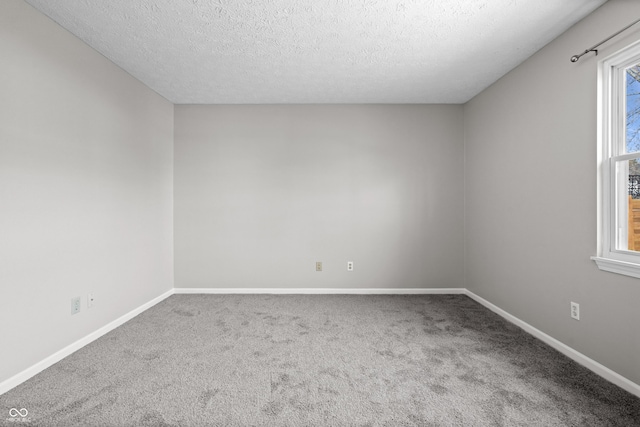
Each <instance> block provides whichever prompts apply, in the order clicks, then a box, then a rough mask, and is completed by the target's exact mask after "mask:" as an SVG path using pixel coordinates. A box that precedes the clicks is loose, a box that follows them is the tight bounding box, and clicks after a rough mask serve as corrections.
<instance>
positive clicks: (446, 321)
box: [0, 295, 640, 427]
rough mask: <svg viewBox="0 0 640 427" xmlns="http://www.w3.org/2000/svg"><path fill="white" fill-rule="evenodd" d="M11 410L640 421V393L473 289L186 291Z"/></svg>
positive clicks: (308, 422)
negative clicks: (524, 327)
mask: <svg viewBox="0 0 640 427" xmlns="http://www.w3.org/2000/svg"><path fill="white" fill-rule="evenodd" d="M10 408H18V409H21V408H26V409H27V410H28V411H29V412H28V424H24V423H20V424H18V423H17V422H15V421H14V420H12V419H10V417H8V411H9V409H10ZM0 411H2V413H3V414H4V415H1V416H0V422H2V423H5V424H7V425H13V426H15V425H34V426H64V427H66V426H252V425H256V426H439V425H442V426H452V425H461V426H523V425H524V426H633V425H640V399H638V398H636V397H635V396H633V395H631V394H629V393H627V392H625V391H623V390H622V389H620V388H617V387H616V386H614V385H612V384H610V383H608V382H607V381H605V380H603V379H601V378H600V377H598V376H596V375H595V374H593V373H592V372H590V371H588V370H587V369H585V368H583V367H581V366H579V365H578V364H576V363H574V362H573V361H571V360H569V359H568V358H566V357H564V356H562V355H561V354H560V353H558V352H556V351H555V350H553V349H551V348H550V347H548V346H546V345H545V344H543V343H542V342H540V341H538V340H536V339H535V338H533V337H531V336H530V335H528V334H527V333H525V332H523V331H521V330H520V329H518V328H517V327H515V326H513V325H511V324H509V323H508V322H506V321H504V320H503V319H502V318H500V317H499V316H497V315H496V314H494V313H492V312H491V311H489V310H487V309H486V308H484V307H482V306H481V305H479V304H477V303H476V302H475V301H473V300H471V299H470V298H468V297H466V296H461V295H427V296H356V295H174V296H172V297H170V298H168V299H167V300H165V301H163V302H162V303H160V304H158V305H156V306H155V307H153V308H151V309H150V310H148V311H146V312H144V313H143V314H141V315H139V316H138V317H136V318H134V319H132V320H131V321H129V322H128V323H126V324H125V325H123V326H121V327H119V328H118V329H116V330H114V331H112V332H111V333H109V334H107V335H105V336H103V337H102V338H100V339H99V340H97V341H95V342H93V343H91V344H89V345H88V346H86V347H84V348H83V349H81V350H79V351H77V352H76V353H74V354H72V355H71V356H69V357H67V358H66V359H64V360H62V361H61V362H59V363H57V364H55V365H54V366H52V367H50V368H49V369H47V370H45V371H43V372H42V373H40V374H38V375H37V376H35V377H33V378H32V379H30V380H29V381H27V382H25V383H23V384H22V385H20V386H18V387H16V388H15V389H13V390H11V391H9V392H8V393H5V394H4V395H2V396H0Z"/></svg>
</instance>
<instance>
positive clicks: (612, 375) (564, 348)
mask: <svg viewBox="0 0 640 427" xmlns="http://www.w3.org/2000/svg"><path fill="white" fill-rule="evenodd" d="M465 295H467V296H468V297H469V298H471V299H473V300H475V301H477V302H479V303H480V304H482V305H483V306H485V307H486V308H488V309H489V310H491V311H493V312H494V313H496V314H498V315H500V316H502V317H503V318H504V319H506V320H508V321H509V322H511V323H513V324H514V325H516V326H518V327H520V328H521V329H523V330H524V331H526V332H528V333H529V334H531V335H533V336H534V337H536V338H538V339H539V340H540V341H542V342H544V343H545V344H547V345H549V346H551V347H553V348H554V349H556V350H558V351H559V352H560V353H562V354H564V355H565V356H567V357H568V358H570V359H572V360H574V361H576V362H578V363H579V364H581V365H582V366H584V367H586V368H587V369H589V370H591V371H593V372H594V373H596V374H598V375H600V376H601V377H602V378H604V379H606V380H608V381H610V382H612V383H613V384H615V385H617V386H618V387H620V388H622V389H624V390H626V391H628V392H629V393H631V394H634V395H636V396H638V397H640V385H638V384H636V383H634V382H633V381H631V380H629V379H627V378H625V377H623V376H622V375H620V374H618V373H617V372H614V371H612V370H611V369H609V368H607V367H606V366H604V365H602V364H600V363H598V362H596V361H595V360H593V359H591V358H589V357H587V356H585V355H584V354H582V353H580V352H579V351H577V350H574V349H573V348H571V347H569V346H568V345H566V344H564V343H562V342H560V341H558V340H557V339H555V338H553V337H552V336H550V335H547V334H545V333H544V332H542V331H541V330H539V329H537V328H535V327H533V326H531V325H530V324H528V323H527V322H525V321H523V320H520V319H518V318H517V317H515V316H513V315H512V314H510V313H507V312H506V311H504V310H503V309H501V308H499V307H498V306H496V305H494V304H492V303H490V302H489V301H487V300H486V299H484V298H482V297H479V296H478V295H476V294H474V293H473V292H471V291H469V290H466V292H465Z"/></svg>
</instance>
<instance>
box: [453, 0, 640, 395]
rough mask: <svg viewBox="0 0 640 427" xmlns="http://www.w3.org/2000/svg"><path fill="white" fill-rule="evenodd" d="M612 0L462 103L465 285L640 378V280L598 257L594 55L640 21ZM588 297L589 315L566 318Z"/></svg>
mask: <svg viewBox="0 0 640 427" xmlns="http://www.w3.org/2000/svg"><path fill="white" fill-rule="evenodd" d="M637 16H640V2H637V1H635V0H634V1H631V0H614V1H610V2H608V3H606V4H605V5H604V6H602V7H601V8H600V9H598V10H597V11H596V12H595V13H593V14H592V15H590V16H589V17H587V18H586V19H585V20H583V21H582V22H580V23H579V24H577V25H576V26H574V27H573V28H572V29H571V30H569V31H568V32H567V33H565V34H564V35H562V36H561V37H559V38H558V39H556V40H555V41H554V42H552V43H551V44H549V45H547V46H546V47H545V48H544V49H542V50H541V51H540V52H538V53H537V54H536V55H534V56H533V57H532V58H530V59H529V60H528V61H526V62H525V63H524V64H522V65H521V66H520V67H518V68H516V69H515V70H513V71H512V72H511V73H509V74H508V75H506V76H505V77H503V78H502V79H501V80H499V81H498V82H497V83H495V84H494V85H492V86H491V87H490V88H488V89H487V90H485V91H484V92H482V93H481V94H480V95H478V96H477V97H475V98H474V99H473V100H471V101H470V102H469V103H468V104H467V105H465V110H464V113H465V135H466V141H465V144H466V168H465V170H466V183H465V185H466V195H465V201H466V221H465V227H466V245H465V246H466V277H467V282H466V286H467V288H469V289H470V290H471V291H473V292H475V293H476V294H478V295H480V296H481V297H483V298H486V299H487V300H489V301H491V302H492V303H494V304H496V305H497V306H499V307H501V308H502V309H504V310H506V311H508V312H510V313H511V314H513V315H515V316H516V317H518V318H520V319H522V320H524V321H526V322H528V323H529V324H531V325H533V326H535V327H536V328H538V329H540V330H542V331H544V332H546V333H547V334H549V335H551V336H553V337H554V338H556V339H558V340H560V341H562V342H564V343H565V344H567V345H569V346H571V347H573V348H574V349H576V350H578V351H579V352H581V353H583V354H585V355H587V356H589V357H591V358H592V359H595V360H596V361H598V362H600V363H602V364H604V365H605V366H607V367H609V368H610V369H613V370H614V371H616V372H618V373H620V374H621V375H623V376H625V377H627V378H629V379H630V380H632V381H634V382H635V383H638V384H640V328H639V326H640V310H639V309H638V302H640V282H639V281H638V279H634V278H630V277H625V276H620V275H616V274H613V273H605V272H601V271H600V270H598V268H597V267H596V265H595V263H594V262H593V261H591V260H590V259H589V257H590V256H592V255H595V254H596V132H597V129H596V120H597V116H596V111H597V105H596V99H597V91H596V83H597V63H598V61H599V60H600V59H603V58H605V57H606V56H607V55H609V54H611V53H613V52H614V51H616V50H618V49H620V48H621V47H623V46H625V45H627V44H629V43H631V42H633V41H635V40H638V39H640V28H635V29H634V30H632V31H629V32H627V33H625V35H624V36H622V37H620V38H618V39H616V42H615V43H608V44H607V45H605V46H604V47H603V48H601V50H600V53H599V55H598V56H597V57H596V56H594V55H593V54H591V55H587V56H584V57H583V58H582V59H581V60H580V62H578V63H575V64H572V63H571V62H569V58H570V57H571V55H574V54H576V53H580V52H582V51H584V49H586V48H587V47H589V46H591V45H593V44H594V43H597V42H598V41H600V40H602V39H604V38H606V37H607V36H609V35H610V34H612V33H614V32H615V31H617V30H619V29H620V28H622V27H624V26H626V25H627V24H629V23H630V22H631V21H633V18H634V17H637ZM570 301H575V302H578V303H579V304H580V309H581V320H580V321H576V320H573V319H571V318H570V316H569V303H570Z"/></svg>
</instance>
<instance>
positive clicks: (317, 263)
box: [316, 261, 322, 271]
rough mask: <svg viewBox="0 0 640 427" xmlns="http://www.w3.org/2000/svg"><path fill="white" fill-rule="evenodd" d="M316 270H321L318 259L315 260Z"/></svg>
mask: <svg viewBox="0 0 640 427" xmlns="http://www.w3.org/2000/svg"><path fill="white" fill-rule="evenodd" d="M316 271H322V263H321V262H320V261H317V262H316Z"/></svg>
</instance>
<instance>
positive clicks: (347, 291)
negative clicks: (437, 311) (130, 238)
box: [174, 288, 466, 295]
mask: <svg viewBox="0 0 640 427" xmlns="http://www.w3.org/2000/svg"><path fill="white" fill-rule="evenodd" d="M174 291H175V293H176V294H291V295H300V294H328V295H331V294H333V295H338V294H339V295H429V294H449V295H452V294H465V293H466V289H464V288H175V289H174Z"/></svg>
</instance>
